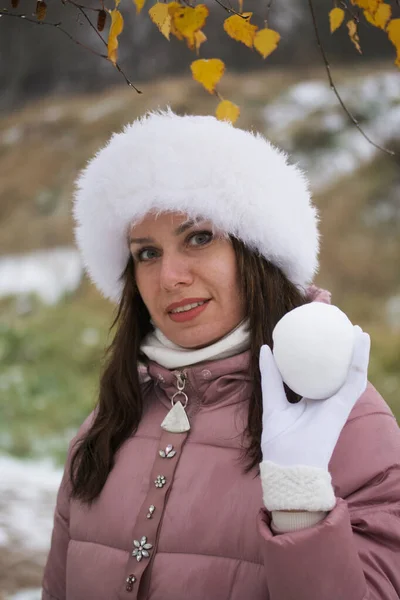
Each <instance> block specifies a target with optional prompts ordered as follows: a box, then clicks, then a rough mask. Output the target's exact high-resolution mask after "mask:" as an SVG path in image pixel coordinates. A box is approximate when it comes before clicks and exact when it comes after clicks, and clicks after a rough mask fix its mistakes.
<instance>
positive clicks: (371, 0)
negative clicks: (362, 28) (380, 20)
mask: <svg viewBox="0 0 400 600" xmlns="http://www.w3.org/2000/svg"><path fill="white" fill-rule="evenodd" d="M381 2H383V0H351V3H352V4H354V5H355V6H358V7H359V8H362V9H364V10H367V11H368V12H370V13H371V14H375V12H376V11H377V10H378V7H379V5H380V4H381Z"/></svg>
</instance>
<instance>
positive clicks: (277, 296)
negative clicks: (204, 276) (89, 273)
mask: <svg viewBox="0 0 400 600" xmlns="http://www.w3.org/2000/svg"><path fill="white" fill-rule="evenodd" d="M231 241H232V244H233V248H234V250H235V254H236V260H237V266H238V279H239V286H240V289H241V290H242V294H243V300H244V304H245V311H246V316H247V318H248V319H249V326H250V339H251V342H250V349H251V361H250V372H251V376H252V379H253V381H254V387H253V393H252V396H251V399H250V402H249V413H248V422H247V429H246V431H245V437H246V439H247V444H246V448H245V452H244V458H245V460H246V463H247V464H246V467H245V469H246V471H250V470H251V469H253V468H254V467H255V466H257V465H258V463H259V462H261V460H262V455H261V447H260V441H261V431H262V396H261V375H260V370H259V365H258V361H259V353H260V348H261V346H262V345H263V344H268V345H269V346H270V347H271V348H272V345H273V344H272V332H273V329H274V327H275V325H276V323H277V322H278V321H279V320H280V319H281V318H282V317H283V315H285V314H286V313H287V312H288V311H290V310H292V309H293V308H296V307H297V306H301V305H302V304H306V303H307V302H308V300H307V299H306V297H305V294H302V293H301V292H300V290H299V289H298V288H297V287H296V286H295V285H294V284H293V283H291V282H290V281H289V280H288V279H287V278H286V277H285V276H284V275H283V273H282V271H281V270H280V269H279V268H278V267H276V266H274V265H273V264H271V263H270V262H269V261H267V260H265V259H264V258H263V257H262V256H260V255H258V254H256V253H255V252H253V251H251V250H249V249H248V248H247V247H246V246H245V245H244V244H243V242H241V241H240V240H238V239H236V238H234V237H231ZM122 281H123V292H122V297H121V301H120V304H119V306H118V310H117V314H116V317H115V319H114V322H113V323H112V325H111V328H110V329H113V328H114V327H115V326H116V332H115V336H114V339H113V341H112V342H111V344H110V346H109V347H108V348H107V350H106V353H105V358H106V363H105V368H104V370H103V373H102V376H101V380H100V392H99V399H98V403H97V407H96V411H95V417H94V420H93V423H92V425H91V426H90V428H89V430H88V431H87V432H86V434H85V435H84V436H83V437H82V439H79V440H78V441H77V442H76V445H75V448H74V451H73V455H72V460H71V464H70V471H69V476H70V480H71V484H72V496H73V497H75V498H78V499H80V500H82V501H83V502H87V503H89V504H90V503H91V502H93V500H95V499H96V498H97V496H98V495H99V494H100V492H101V490H102V488H103V486H104V484H105V482H106V480H107V477H108V474H109V473H110V471H111V469H112V467H113V465H114V457H115V453H116V452H117V450H118V449H119V448H120V447H121V445H122V444H123V443H124V442H125V440H127V439H128V438H129V437H130V436H131V435H133V434H134V433H135V432H136V431H137V428H138V426H139V423H140V420H141V418H142V413H143V398H142V394H141V388H140V383H139V376H138V372H137V369H134V368H132V366H133V365H135V364H137V362H138V360H145V357H144V356H143V355H141V352H140V345H141V342H142V340H143V338H144V337H145V336H146V335H147V333H149V332H150V331H151V330H152V325H151V323H150V314H149V312H148V310H147V308H146V306H145V304H144V302H143V300H142V298H141V296H140V294H139V291H138V289H137V287H136V283H135V273H134V262H133V259H132V257H130V258H129V261H128V264H127V266H126V269H125V271H124V273H123V274H122ZM286 394H287V397H288V400H289V402H297V401H298V400H299V399H300V398H299V396H297V395H296V394H294V392H292V391H291V390H289V389H288V388H286Z"/></svg>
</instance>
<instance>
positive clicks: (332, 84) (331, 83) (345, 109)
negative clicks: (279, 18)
mask: <svg viewBox="0 0 400 600" xmlns="http://www.w3.org/2000/svg"><path fill="white" fill-rule="evenodd" d="M308 6H309V8H310V12H311V16H312V21H313V25H314V31H315V36H316V38H317V44H318V47H319V49H320V51H321V54H322V58H323V60H324V63H325V69H326V72H327V75H328V79H329V83H330V87H331V89H332V90H333V92H334V93H335V95H336V98H337V99H338V100H339V102H340V105H341V107H342V108H343V110H344V111H345V113H346V114H347V116H348V117H349V119H350V120H351V122H352V123H353V124H354V125H355V126H356V127H357V129H358V131H359V132H360V133H361V135H362V136H364V138H365V139H366V140H367V141H368V142H369V143H370V144H372V145H373V146H374V147H375V148H377V149H378V150H382V151H383V152H386V153H387V154H389V155H390V156H396V152H394V151H393V150H389V149H388V148H384V147H383V146H380V145H379V144H376V143H375V142H373V141H372V140H371V138H370V137H368V135H367V134H366V133H365V131H363V130H362V129H361V127H360V124H359V122H358V121H357V119H356V118H355V117H354V115H352V114H351V112H350V111H349V109H348V108H347V106H346V105H345V103H344V102H343V100H342V98H341V96H340V94H339V92H338V91H337V89H336V86H335V84H334V82H333V79H332V74H331V67H330V64H329V62H328V58H327V56H326V52H325V49H324V47H323V45H322V42H321V37H320V35H319V30H318V25H317V20H316V17H315V11H314V5H313V0H308Z"/></svg>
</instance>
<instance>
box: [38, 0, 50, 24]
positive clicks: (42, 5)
mask: <svg viewBox="0 0 400 600" xmlns="http://www.w3.org/2000/svg"><path fill="white" fill-rule="evenodd" d="M46 13H47V4H46V2H44V1H43V0H38V2H36V18H37V20H38V21H44V19H45V18H46Z"/></svg>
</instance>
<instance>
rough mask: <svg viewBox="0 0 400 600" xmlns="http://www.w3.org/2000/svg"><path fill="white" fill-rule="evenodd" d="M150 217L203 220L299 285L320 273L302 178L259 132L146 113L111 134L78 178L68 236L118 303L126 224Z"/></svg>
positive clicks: (314, 220) (314, 218)
mask: <svg viewBox="0 0 400 600" xmlns="http://www.w3.org/2000/svg"><path fill="white" fill-rule="evenodd" d="M149 211H155V212H164V211H177V212H182V213H185V214H187V216H188V218H197V217H201V218H205V219H207V220H211V221H212V223H213V224H214V226H215V227H216V228H218V229H220V230H222V231H224V232H226V233H228V234H232V235H233V236H235V237H237V238H239V239H240V240H242V241H243V242H244V243H245V244H246V245H247V246H248V247H249V248H250V249H252V250H255V251H257V252H259V253H260V254H261V255H263V256H264V257H265V258H266V259H268V260H269V261H270V262H272V263H273V264H275V265H276V266H278V267H280V268H281V270H282V271H283V272H284V273H285V275H286V276H287V277H288V279H289V280H290V281H292V282H293V283H294V284H296V285H297V286H299V287H305V286H306V285H307V283H309V282H311V280H312V278H313V276H314V274H315V273H316V271H317V268H318V250H319V234H318V215H317V210H316V208H315V207H314V206H313V204H312V202H311V197H310V192H309V186H308V181H307V178H306V177H305V175H304V173H303V172H302V171H301V170H300V169H299V168H298V167H297V166H294V165H291V164H289V163H288V157H287V155H286V154H285V153H284V152H282V151H281V150H279V149H277V148H275V147H274V146H273V145H272V144H271V143H270V142H268V141H267V140H266V139H265V138H264V137H263V136H262V135H260V134H258V133H251V132H249V131H243V130H241V129H238V128H235V127H233V126H232V125H231V124H230V123H228V122H222V121H218V120H217V119H216V118H215V117H211V116H178V115H176V114H174V113H173V112H172V111H171V110H167V111H163V112H156V113H154V112H153V113H148V114H146V115H145V116H144V117H143V118H141V119H138V120H136V121H134V122H133V123H132V124H130V125H127V126H126V127H125V128H124V130H123V131H122V132H121V133H118V134H114V135H113V136H112V137H111V139H110V140H109V142H108V143H107V144H106V145H105V147H104V148H102V149H101V150H100V151H99V152H98V153H97V154H96V155H95V156H94V158H93V159H92V160H90V162H89V163H88V165H87V166H86V168H85V169H84V170H83V171H82V173H81V174H80V176H79V177H78V179H77V187H76V193H75V201H74V207H73V213H74V217H75V221H76V227H75V237H76V242H77V245H78V247H79V249H80V251H81V254H82V257H83V261H84V264H85V267H86V270H87V272H88V275H89V277H90V278H91V280H92V281H93V282H94V283H95V285H96V286H97V287H98V288H99V290H100V291H101V292H102V293H103V294H104V296H106V297H107V298H109V299H111V300H113V301H115V302H118V300H119V298H120V295H121V292H122V283H121V281H120V276H121V274H122V272H123V270H124V269H125V267H126V264H127V261H128V258H129V248H128V242H127V234H128V230H129V228H130V226H131V225H132V224H134V223H135V222H139V221H140V220H141V219H142V218H143V217H144V216H145V215H146V214H147V213H148V212H149Z"/></svg>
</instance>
